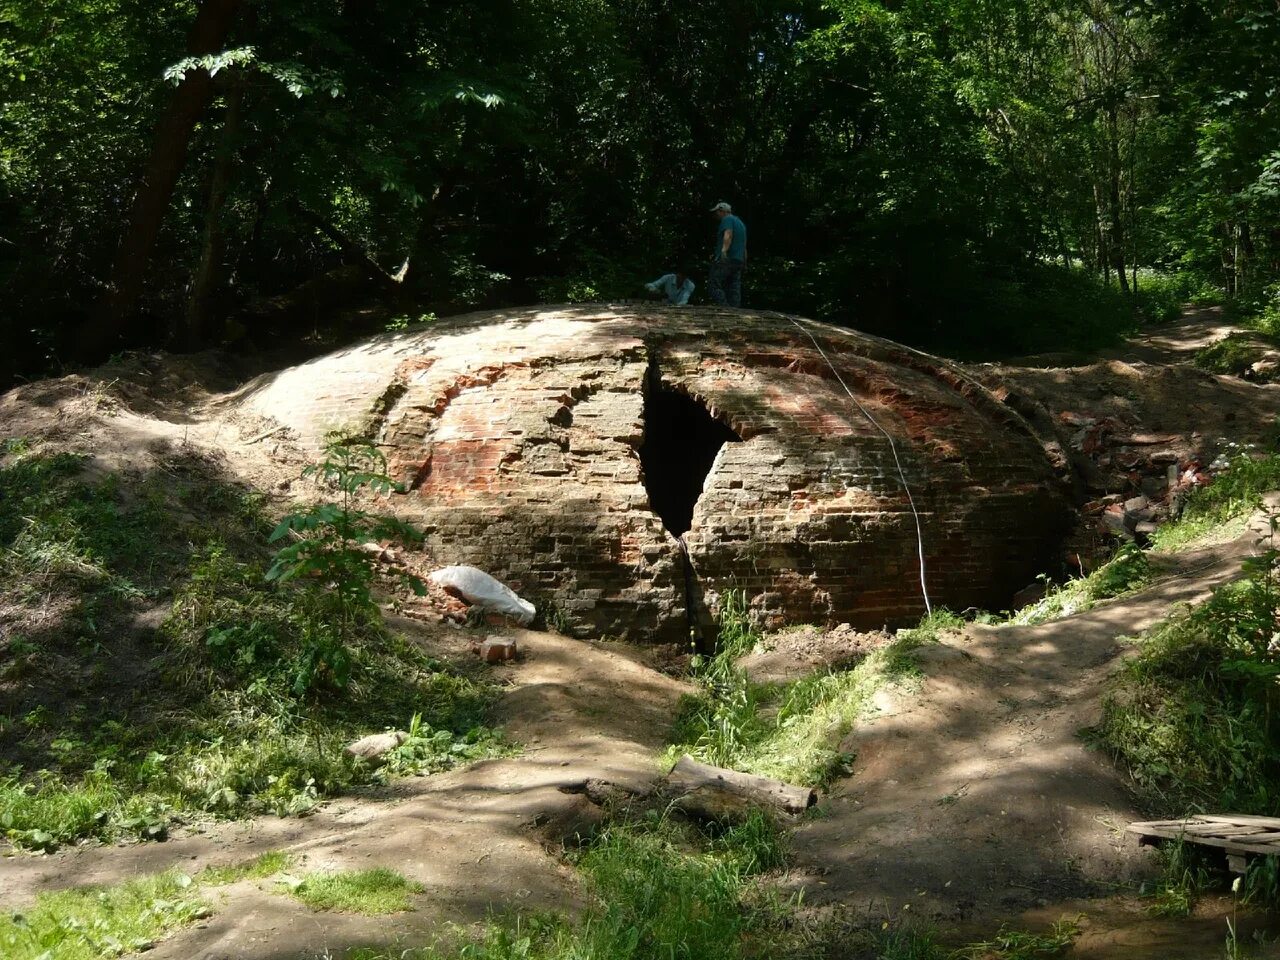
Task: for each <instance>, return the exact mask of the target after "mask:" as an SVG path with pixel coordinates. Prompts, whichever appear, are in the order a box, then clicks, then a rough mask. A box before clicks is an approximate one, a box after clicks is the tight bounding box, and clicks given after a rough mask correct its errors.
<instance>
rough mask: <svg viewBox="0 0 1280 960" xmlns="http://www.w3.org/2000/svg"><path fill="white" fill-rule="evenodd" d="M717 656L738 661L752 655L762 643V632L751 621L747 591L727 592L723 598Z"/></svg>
mask: <svg viewBox="0 0 1280 960" xmlns="http://www.w3.org/2000/svg"><path fill="white" fill-rule="evenodd" d="M718 627H719V629H718V631H717V637H716V647H717V649H716V654H717V656H719V657H721V658H723V659H726V660H736V659H738V658H739V657H742V656H745V655H746V654H748V653H750V652H751V651H752V650H753V649H754V648H755V646H756V644H758V643H759V642H760V639H761V637H760V631H759V630H758V629H756V626H755V624H754V623H752V621H751V609H750V606H749V604H748V603H747V594H746V591H745V590H726V591H725V593H724V596H723V597H722V598H721V604H720V622H719V624H718Z"/></svg>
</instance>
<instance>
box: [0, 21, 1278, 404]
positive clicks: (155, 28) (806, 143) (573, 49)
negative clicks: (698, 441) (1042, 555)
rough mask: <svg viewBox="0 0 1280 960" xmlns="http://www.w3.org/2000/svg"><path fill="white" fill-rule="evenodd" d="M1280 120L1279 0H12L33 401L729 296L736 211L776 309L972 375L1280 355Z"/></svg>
mask: <svg viewBox="0 0 1280 960" xmlns="http://www.w3.org/2000/svg"><path fill="white" fill-rule="evenodd" d="M1278 91H1280V3H1277V2H1276V0H825V2H819V0H717V2H715V3H705V2H689V0H680V2H675V0H484V2H461V0H429V2H410V0H398V2H397V0H273V2H270V3H267V2H252V0H202V2H200V3H194V2H191V0H0V290H3V291H4V296H3V302H0V330H3V332H4V343H5V349H4V350H3V352H2V354H3V355H0V389H3V388H4V387H6V386H8V385H11V384H12V383H14V382H17V381H18V380H20V379H23V378H30V377H34V376H38V375H41V374H44V373H48V372H56V371H58V370H59V369H61V368H62V367H63V366H64V365H67V364H73V363H81V362H96V361H99V360H102V359H105V358H106V357H107V356H109V355H111V354H113V353H117V352H120V351H123V350H126V349H135V348H146V349H154V348H161V347H163V348H168V349H180V350H191V349H200V348H205V347H210V346H224V347H228V348H229V349H231V350H232V351H234V352H243V353H246V354H248V353H252V352H255V351H256V350H258V349H260V348H262V347H264V346H270V347H279V346H281V345H292V346H296V347H298V348H299V349H305V348H307V347H308V345H309V346H310V348H318V347H320V346H324V345H331V344H333V343H335V342H339V341H341V340H343V339H349V338H351V337H354V336H358V335H363V334H365V333H368V332H370V331H373V330H379V329H383V328H384V327H386V326H388V325H391V326H395V325H397V324H403V323H406V322H410V321H413V320H416V319H419V318H424V317H430V316H431V315H434V314H441V315H443V314H446V313H451V312H457V311H461V310H466V309H470V308H478V307H498V306H504V305H516V304H529V303H535V302H563V301H589V300H599V299H611V298H626V297H635V296H638V295H639V294H640V290H639V285H640V283H641V282H642V281H644V280H649V279H652V278H653V277H654V276H656V275H658V274H659V273H662V272H665V271H667V270H671V269H683V270H685V271H688V272H690V273H692V274H693V275H695V277H696V278H698V279H699V280H701V279H702V277H703V275H704V274H705V267H706V262H707V259H708V255H709V253H710V247H711V237H712V220H711V218H710V216H709V214H708V212H707V211H708V208H709V207H710V206H711V204H712V203H714V202H716V201H718V200H722V199H724V200H728V201H730V202H731V203H733V204H734V206H735V210H736V211H737V212H739V213H740V214H741V215H742V216H743V218H744V219H745V220H746V222H747V224H748V227H749V229H750V235H751V258H752V259H751V264H750V268H749V274H748V277H747V291H748V293H747V297H748V301H749V305H750V306H753V307H759V308H770V309H782V310H787V311H791V312H796V313H799V314H804V315H807V316H811V317H816V318H821V319H825V320H830V321H833V322H836V323H841V324H845V325H849V326H854V327H857V328H859V329H862V330H866V331H870V332H875V333H879V334H883V335H886V336H889V337H892V338H894V339H897V340H900V341H904V342H907V343H912V344H916V345H920V346H924V347H927V348H930V349H935V350H940V351H945V352H950V353H953V354H956V355H960V356H969V357H978V356H994V355H1002V354H1004V355H1007V354H1015V353H1026V352H1033V351H1045V350H1051V349H1074V348H1080V347H1089V346H1094V345H1098V344H1100V343H1105V342H1106V341H1107V340H1109V339H1112V338H1114V337H1116V336H1118V335H1120V334H1122V333H1124V332H1126V331H1128V330H1130V329H1132V328H1133V326H1134V325H1136V324H1138V323H1142V322H1153V321H1159V320H1163V319H1168V318H1169V317H1171V316H1172V315H1174V314H1176V312H1177V308H1178V305H1179V304H1180V303H1181V302H1183V301H1185V300H1190V299H1212V298H1216V297H1222V298H1225V299H1227V300H1228V301H1229V302H1230V303H1231V304H1232V306H1233V307H1234V308H1235V309H1236V310H1238V311H1240V312H1241V313H1242V314H1243V315H1249V316H1253V317H1255V318H1257V323H1256V325H1258V326H1261V327H1263V328H1267V327H1269V326H1270V327H1280V287H1278V286H1277V281H1278V280H1280V103H1278ZM701 292H703V291H700V293H701ZM369 305H376V309H372V310H369V309H364V310H357V309H356V308H357V307H368V306H369Z"/></svg>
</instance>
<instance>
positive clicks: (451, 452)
mask: <svg viewBox="0 0 1280 960" xmlns="http://www.w3.org/2000/svg"><path fill="white" fill-rule="evenodd" d="M810 333H811V334H812V336H813V337H814V338H816V343H815V340H813V339H810ZM819 345H820V346H821V351H820V350H819V349H818V346H819ZM823 353H825V354H826V357H825V358H824V356H823V355H822V354H823ZM837 371H838V376H837ZM841 379H842V380H843V381H844V384H847V386H848V388H849V389H850V390H852V392H853V393H854V394H855V395H856V396H857V399H858V401H859V403H860V404H861V406H862V409H860V408H859V406H858V404H855V403H854V402H852V401H851V400H850V397H849V394H848V393H846V390H845V386H844V385H842V383H841ZM242 403H244V404H245V405H247V406H248V407H249V408H250V409H252V410H253V411H255V412H257V413H260V414H264V415H267V416H270V417H273V418H275V419H276V420H277V421H279V422H281V423H282V424H286V425H288V426H289V427H292V428H293V429H294V430H295V431H297V433H298V435H299V436H300V438H301V440H302V442H303V443H304V444H306V445H308V446H310V447H312V448H317V449H318V448H319V447H320V446H321V445H322V443H323V441H324V437H325V435H326V433H327V432H328V431H330V430H333V429H346V430H355V431H361V432H365V433H367V434H368V435H370V436H372V437H374V438H375V439H376V440H377V442H378V443H379V444H380V445H381V447H382V449H383V450H384V451H385V453H386V454H387V457H388V460H389V462H390V463H391V466H392V471H393V473H394V474H395V475H396V477H397V478H398V479H400V480H402V481H404V483H405V484H406V486H407V492H406V493H404V494H403V495H398V496H396V497H395V498H393V504H394V509H395V511H396V513H397V514H398V515H399V516H401V517H403V518H405V519H408V520H410V521H411V522H413V523H415V524H416V525H417V526H419V527H420V528H421V529H422V530H423V531H424V532H425V533H426V544H425V549H426V550H428V551H429V552H430V554H431V556H432V557H433V559H434V560H435V561H437V562H439V563H440V564H453V563H465V564H471V565H474V566H477V567H480V568H481V569H483V570H486V571H488V572H490V573H492V574H493V575H494V576H496V577H498V578H500V579H502V580H505V581H506V582H508V583H509V584H511V585H512V586H513V587H514V588H515V589H517V590H518V591H520V592H521V593H522V594H524V595H525V596H526V597H528V598H529V599H531V600H533V601H535V602H543V603H546V602H552V603H554V604H555V606H556V607H557V608H558V609H559V610H560V611H561V613H562V614H563V616H564V618H565V620H566V621H567V623H568V625H569V627H570V628H571V629H572V630H573V631H574V632H575V633H578V634H581V635H588V634H590V635H604V636H619V637H628V638H633V639H655V638H665V639H678V638H681V637H683V636H685V635H686V631H687V625H688V622H689V620H687V617H690V607H692V617H693V618H697V619H700V620H702V621H704V622H705V621H706V619H707V618H708V617H709V616H710V615H712V614H714V612H715V611H716V610H717V608H718V606H719V604H720V602H721V598H722V597H723V596H724V593H725V591H726V590H728V589H742V590H744V591H745V593H746V595H747V597H748V598H750V599H751V604H752V609H753V611H754V612H755V614H756V615H757V616H758V617H759V618H760V620H761V621H762V622H764V623H765V624H766V625H768V626H780V625H782V624H785V623H788V622H833V621H834V622H841V621H846V622H849V623H852V624H854V625H855V626H862V627H879V626H882V625H885V624H890V625H892V624H901V623H905V622H908V621H911V620H913V619H915V618H917V617H918V616H919V615H920V614H921V613H922V612H923V609H924V604H923V600H922V596H921V589H920V582H919V561H918V551H917V530H916V524H915V520H914V517H913V514H912V512H911V505H910V502H909V500H908V496H907V489H904V485H903V482H902V479H901V478H900V476H899V473H898V469H897V467H896V466H895V460H894V451H893V450H892V449H891V447H890V443H889V440H888V438H887V437H886V436H885V433H887V434H888V435H889V436H892V437H893V439H894V441H895V442H896V450H897V455H898V459H899V460H900V462H901V468H902V472H903V474H904V475H905V478H906V481H907V487H908V488H909V490H910V492H911V493H912V494H913V495H914V500H915V506H916V508H917V510H918V513H919V517H920V525H921V531H922V540H923V545H924V557H925V569H926V576H927V582H928V587H929V592H930V596H931V598H932V600H933V602H934V604H935V605H945V606H948V607H951V608H953V609H963V608H966V607H970V606H980V607H993V608H999V607H1001V606H1004V605H1007V604H1008V602H1009V600H1010V597H1011V595H1012V594H1013V592H1014V591H1015V590H1017V589H1018V588H1020V587H1022V586H1025V585H1026V584H1027V583H1028V582H1029V581H1030V580H1031V579H1032V578H1033V576H1034V575H1035V574H1036V572H1037V571H1039V570H1040V569H1042V568H1043V564H1044V562H1045V561H1046V559H1047V558H1048V557H1049V556H1051V555H1052V554H1053V552H1054V549H1055V547H1056V546H1057V544H1058V543H1059V541H1060V538H1061V535H1062V533H1063V531H1064V528H1065V524H1066V520H1067V517H1068V510H1067V499H1066V497H1065V495H1064V491H1063V489H1062V487H1061V485H1060V483H1059V480H1058V478H1057V476H1056V475H1055V472H1054V467H1053V465H1052V464H1051V463H1050V460H1049V457H1048V456H1047V455H1046V452H1045V450H1044V448H1043V447H1042V445H1041V443H1040V442H1039V441H1038V440H1037V438H1036V437H1035V435H1034V434H1033V433H1032V431H1031V429H1030V428H1029V427H1028V425H1027V424H1026V423H1025V422H1024V421H1023V420H1022V419H1021V418H1020V417H1019V416H1018V415H1017V414H1016V413H1014V412H1013V411H1011V410H1009V409H1007V408H1006V407H1005V406H1003V405H1002V404H1001V403H1000V402H999V400H997V399H996V397H995V396H993V394H992V393H990V392H989V391H988V390H986V389H985V388H983V387H981V386H979V385H978V384H977V383H976V382H974V381H973V380H971V379H970V378H969V377H967V376H966V375H965V374H964V373H963V371H961V370H960V369H959V368H957V367H955V366H954V365H952V364H949V363H947V362H946V361H943V360H939V359H937V358H935V357H931V356H928V355H926V354H922V353H919V352H917V351H914V350H910V349H907V348H905V347H901V346H898V345H896V344H893V343H891V342H889V341H886V340H881V339H879V338H875V337H870V336H866V335H863V334H859V333H855V332H852V331H849V330H844V329H840V328H836V327H831V326H828V325H824V324H817V323H812V322H810V321H803V322H801V321H797V320H793V319H792V318H790V317H786V316H783V315H780V314H765V313H752V312H745V311H722V310H714V309H669V308H662V307H647V306H599V305H597V306H577V307H547V308H543V309H536V310H528V311H523V312H512V311H505V312H489V313H479V314H471V315H468V316H464V317H457V318H453V319H451V320H447V321H441V322H438V323H433V324H431V325H430V326H428V327H425V328H421V329H416V330H412V331H408V332H404V333H395V334H388V335H385V336H379V337H376V338H373V339H371V340H368V341H366V342H364V343H361V344H358V345H355V346H352V347H349V348H346V349H343V350H340V351H338V352H336V353H332V354H330V355H328V356H324V357H321V358H319V359H316V360H313V361H311V362H309V363H305V364H302V365H300V366H297V367H293V368H291V369H288V370H285V371H283V372H281V373H278V374H275V375H273V376H271V377H268V378H263V379H262V380H260V381H259V382H256V383H254V384H251V385H250V386H249V388H248V389H247V390H245V391H244V393H243V394H242ZM871 418H874V420H875V423H873V422H872V419H871ZM877 423H878V424H879V426H880V427H883V430H884V432H883V433H882V431H881V429H879V427H877V425H876V424H877ZM681 534H683V542H684V545H685V547H686V549H687V557H688V566H687V568H686V561H685V558H684V554H683V553H682V549H681V542H680V541H679V540H678V539H677V537H678V536H679V535H681Z"/></svg>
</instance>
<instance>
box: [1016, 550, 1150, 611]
mask: <svg viewBox="0 0 1280 960" xmlns="http://www.w3.org/2000/svg"><path fill="white" fill-rule="evenodd" d="M1150 578H1151V561H1150V560H1149V558H1148V557H1147V554H1146V553H1145V552H1144V551H1143V550H1141V549H1140V548H1139V547H1137V546H1136V545H1135V544H1132V543H1127V544H1124V545H1123V546H1121V547H1120V548H1119V549H1118V550H1117V551H1116V553H1115V556H1113V557H1112V558H1111V559H1110V560H1108V561H1107V562H1106V563H1104V564H1103V565H1102V566H1100V567H1098V569H1096V570H1094V571H1093V572H1092V573H1091V574H1089V575H1088V576H1086V577H1080V578H1077V579H1073V580H1069V581H1068V582H1067V583H1065V584H1063V585H1062V586H1060V587H1055V588H1053V589H1051V590H1050V591H1049V592H1048V593H1047V594H1046V595H1045V596H1044V598H1043V599H1041V600H1039V601H1037V602H1036V603H1033V604H1031V605H1029V606H1027V607H1025V608H1023V609H1022V610H1019V611H1018V612H1017V613H1015V614H1013V616H1011V617H1010V618H1009V622H1010V623H1016V624H1023V625H1030V624H1037V623H1046V622H1048V621H1049V620H1056V619H1058V618H1059V617H1069V616H1071V615H1072V614H1074V613H1080V612H1081V611H1084V610H1088V609H1089V608H1090V607H1092V606H1093V605H1094V604H1095V603H1097V602H1099V601H1101V600H1110V599H1112V598H1114V597H1120V596H1123V595H1124V594H1126V593H1129V592H1131V591H1133V590H1136V589H1138V588H1139V587H1141V586H1142V585H1143V584H1145V583H1147V582H1148V581H1149V580H1150Z"/></svg>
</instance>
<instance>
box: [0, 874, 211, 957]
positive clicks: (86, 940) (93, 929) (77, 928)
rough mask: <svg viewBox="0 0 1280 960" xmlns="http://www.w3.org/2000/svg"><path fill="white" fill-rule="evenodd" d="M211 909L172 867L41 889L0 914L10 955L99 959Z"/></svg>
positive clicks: (139, 945) (132, 948) (150, 941)
mask: <svg viewBox="0 0 1280 960" xmlns="http://www.w3.org/2000/svg"><path fill="white" fill-rule="evenodd" d="M207 914H208V907H207V906H206V905H205V903H204V902H203V901H202V900H201V899H200V897H199V895H198V892H197V886H196V884H194V883H193V882H192V880H191V878H190V877H188V876H187V875H186V874H184V873H179V872H178V871H169V872H167V873H162V874H159V875H158V876H154V877H145V878H142V879H138V880H130V881H129V882H127V883H123V884H120V885H118V886H112V887H102V888H88V889H83V890H66V891H61V892H58V893H42V894H39V895H38V896H37V897H36V900H35V903H34V904H33V905H32V906H31V907H30V908H29V909H27V910H24V911H22V912H21V913H9V914H3V915H0V954H3V956H4V957H5V958H6V960H51V958H54V957H56V958H58V960H97V958H101V957H115V956H119V955H121V954H124V953H135V952H138V951H143V950H147V949H150V948H151V947H152V946H153V945H154V944H155V943H156V941H157V940H159V939H160V938H161V937H163V936H164V935H166V934H167V933H170V932H172V931H173V930H176V929H178V928H180V927H183V926H186V925H187V924H190V923H192V922H194V921H195V920H197V919H199V918H200V917H203V916H206V915H207Z"/></svg>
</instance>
